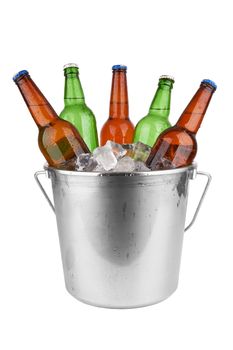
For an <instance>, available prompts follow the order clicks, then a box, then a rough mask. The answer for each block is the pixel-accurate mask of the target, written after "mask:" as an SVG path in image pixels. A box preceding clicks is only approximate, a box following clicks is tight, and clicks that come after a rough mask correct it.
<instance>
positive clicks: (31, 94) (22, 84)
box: [16, 75, 58, 128]
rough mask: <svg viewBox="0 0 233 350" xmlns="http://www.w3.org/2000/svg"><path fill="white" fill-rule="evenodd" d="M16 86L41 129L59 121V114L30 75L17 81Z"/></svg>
mask: <svg viewBox="0 0 233 350" xmlns="http://www.w3.org/2000/svg"><path fill="white" fill-rule="evenodd" d="M16 85H17V86H18V88H19V90H20V92H21V94H22V96H23V99H24V101H25V103H26V105H27V107H28V109H29V111H30V113H31V115H32V117H33V119H34V121H35V123H36V124H37V126H38V127H39V128H40V127H44V126H46V125H49V124H50V123H52V122H55V121H56V120H57V119H58V116H57V113H56V112H55V111H54V109H53V107H52V106H51V105H50V103H49V102H48V101H47V99H46V98H45V97H44V95H43V94H42V92H41V91H40V90H39V88H38V87H37V85H36V84H35V83H34V81H33V80H32V79H31V77H30V76H29V75H25V76H23V77H22V78H21V79H19V80H18V81H16Z"/></svg>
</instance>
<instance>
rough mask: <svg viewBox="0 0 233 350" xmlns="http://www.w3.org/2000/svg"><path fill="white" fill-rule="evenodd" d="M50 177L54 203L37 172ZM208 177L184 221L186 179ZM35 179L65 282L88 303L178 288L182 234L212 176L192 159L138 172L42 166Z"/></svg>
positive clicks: (106, 303) (158, 296)
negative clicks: (52, 221)
mask: <svg viewBox="0 0 233 350" xmlns="http://www.w3.org/2000/svg"><path fill="white" fill-rule="evenodd" d="M42 174H47V175H48V177H49V178H50V179H51V181H52V187H53V197H54V206H53V204H52V202H51V201H50V199H49V197H48V195H47V194H46V192H45V190H44V188H43V186H42V184H41V182H40V181H39V178H38V177H39V175H42ZM196 174H197V175H204V176H206V177H207V182H206V185H205V188H204V191H203V193H202V196H201V199H200V201H199V204H198V206H197V209H196V211H195V214H194V217H193V219H192V221H191V223H190V224H189V225H188V226H187V227H186V228H185V216H186V207H187V199H188V185H189V179H194V178H195V176H196ZM35 178H36V180H37V183H38V184H39V186H40V188H41V189H42V191H43V193H44V195H45V197H46V199H47V200H48V202H49V204H50V206H51V207H52V209H53V210H54V212H55V214H56V218H57V227H58V233H59V239H60V247H61V255H62V262H63V268H64V276H65V283H66V288H67V290H68V292H69V293H70V294H72V295H73V296H74V297H75V298H77V299H78V300H80V301H83V302H85V303H88V304H91V305H95V306H101V307H108V308H134V307H141V306H146V305H151V304H154V303H158V302H160V301H162V300H164V299H166V298H167V297H168V296H170V295H171V294H172V293H173V292H174V291H175V290H176V288H177V284H178V277H179V268H180V259H181V250H182V241H183V233H184V231H187V229H188V228H189V227H190V226H191V225H192V224H193V222H194V220H195V219H196V216H197V213H198V211H199V209H200V206H201V203H202V201H203V198H204V196H205V193H206V191H207V188H208V186H209V183H210V180H211V176H210V175H209V174H207V173H204V172H200V171H196V166H195V165H192V166H189V167H186V168H180V169H175V170H168V171H154V172H141V173H132V174H130V173H104V174H101V173H86V172H70V171H62V170H56V169H53V168H50V167H48V168H45V170H44V171H38V172H37V173H36V174H35Z"/></svg>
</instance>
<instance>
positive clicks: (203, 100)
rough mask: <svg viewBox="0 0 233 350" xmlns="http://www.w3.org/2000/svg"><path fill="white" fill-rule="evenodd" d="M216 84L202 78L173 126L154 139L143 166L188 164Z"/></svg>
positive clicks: (173, 166) (165, 167)
mask: <svg viewBox="0 0 233 350" xmlns="http://www.w3.org/2000/svg"><path fill="white" fill-rule="evenodd" d="M216 88H217V86H216V84H215V83H214V82H213V81H211V80H209V79H205V80H203V81H202V82H201V85H200V88H199V89H198V90H197V92H196V94H195V95H194V96H193V98H192V100H191V101H190V102H189V104H188V106H187V107H186V108H185V110H184V112H183V113H182V114H181V116H180V118H179V120H178V122H177V123H176V125H175V126H173V127H171V128H169V129H167V130H165V131H164V132H163V133H162V134H161V135H160V136H159V138H158V139H157V141H156V143H155V145H154V146H153V148H152V151H151V153H150V155H149V158H148V160H147V162H146V164H147V166H148V167H150V168H151V169H152V170H159V169H171V168H179V167H182V166H188V165H190V164H191V163H192V161H193V159H194V158H195V156H196V153H197V142H196V133H197V131H198V129H199V127H200V125H201V122H202V120H203V118H204V115H205V113H206V110H207V107H208V105H209V103H210V100H211V97H212V95H213V92H214V91H215V90H216Z"/></svg>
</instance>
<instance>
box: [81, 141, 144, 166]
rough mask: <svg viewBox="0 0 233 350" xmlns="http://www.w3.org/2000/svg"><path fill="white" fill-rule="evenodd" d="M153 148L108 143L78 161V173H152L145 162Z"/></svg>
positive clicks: (141, 144)
mask: <svg viewBox="0 0 233 350" xmlns="http://www.w3.org/2000/svg"><path fill="white" fill-rule="evenodd" d="M150 151H151V147H149V146H147V145H145V144H144V143H141V142H137V143H134V144H126V145H120V144H118V143H115V142H112V141H107V143H106V144H105V145H104V146H102V147H97V148H96V149H95V150H94V152H93V154H92V153H83V154H81V155H79V157H78V159H77V166H76V170H77V171H98V172H106V171H111V172H112V171H113V172H135V171H150V169H149V168H148V167H147V166H146V165H145V162H146V160H147V158H148V156H149V154H150Z"/></svg>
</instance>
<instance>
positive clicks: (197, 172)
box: [184, 171, 212, 232]
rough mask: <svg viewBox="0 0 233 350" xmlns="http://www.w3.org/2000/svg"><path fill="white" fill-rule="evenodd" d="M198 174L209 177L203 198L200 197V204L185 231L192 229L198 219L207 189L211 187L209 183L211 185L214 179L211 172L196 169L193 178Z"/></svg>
mask: <svg viewBox="0 0 233 350" xmlns="http://www.w3.org/2000/svg"><path fill="white" fill-rule="evenodd" d="M198 175H201V176H206V177H207V182H206V184H205V187H204V190H203V192H202V195H201V198H200V200H199V203H198V205H197V207H196V210H195V212H194V215H193V218H192V220H191V221H190V223H189V224H188V226H186V227H185V229H184V231H185V232H186V231H188V230H189V229H190V227H191V226H193V224H194V222H195V221H196V218H197V215H198V213H199V210H200V208H201V205H202V203H203V200H204V198H205V195H206V192H207V190H208V188H209V185H210V182H211V180H212V177H211V175H210V174H209V173H206V172H204V171H194V172H193V175H192V179H194V178H195V177H196V176H198Z"/></svg>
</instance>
